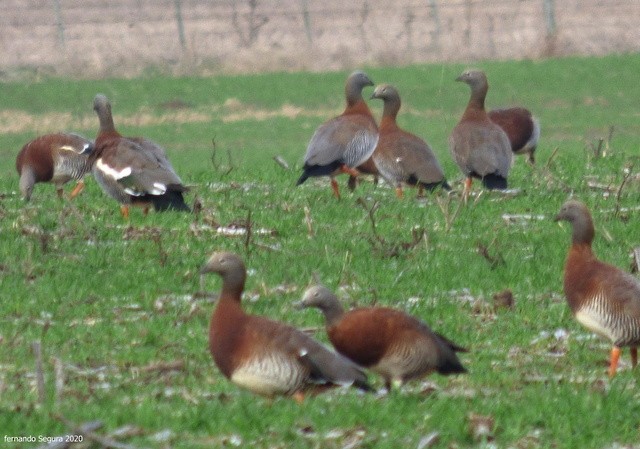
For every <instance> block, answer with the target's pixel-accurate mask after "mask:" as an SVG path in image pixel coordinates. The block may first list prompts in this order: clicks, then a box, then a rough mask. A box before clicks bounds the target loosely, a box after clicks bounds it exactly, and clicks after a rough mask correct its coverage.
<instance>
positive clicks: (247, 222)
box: [244, 210, 252, 252]
mask: <svg viewBox="0 0 640 449" xmlns="http://www.w3.org/2000/svg"><path fill="white" fill-rule="evenodd" d="M251 228H252V223H251V210H249V211H248V212H247V218H246V220H245V229H246V230H247V232H246V234H245V238H244V250H245V251H246V252H249V246H250V245H251V237H252V232H251Z"/></svg>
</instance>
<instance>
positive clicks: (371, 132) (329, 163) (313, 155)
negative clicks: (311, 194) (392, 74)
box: [296, 71, 378, 198]
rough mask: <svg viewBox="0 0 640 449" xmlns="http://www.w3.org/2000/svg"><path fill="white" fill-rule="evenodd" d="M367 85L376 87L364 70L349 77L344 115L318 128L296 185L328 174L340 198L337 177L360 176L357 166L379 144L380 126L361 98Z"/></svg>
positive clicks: (346, 86)
mask: <svg viewBox="0 0 640 449" xmlns="http://www.w3.org/2000/svg"><path fill="white" fill-rule="evenodd" d="M366 86H373V82H372V81H371V80H370V79H369V77H368V76H367V75H366V74H365V73H364V72H360V71H356V72H353V73H352V74H351V75H350V76H349V77H348V78H347V82H346V85H345V96H346V100H347V106H346V108H345V110H344V112H343V113H342V114H340V115H339V116H337V117H334V118H332V119H331V120H328V121H326V122H324V123H323V124H322V125H320V126H319V127H318V128H317V129H316V131H315V133H314V134H313V136H312V137H311V141H310V142H309V145H308V146H307V151H306V154H305V156H304V166H303V171H302V175H301V176H300V178H299V179H298V182H297V183H296V185H300V184H302V183H303V182H305V181H306V180H307V179H308V178H310V177H312V176H329V178H330V179H331V188H332V189H333V193H334V195H335V196H336V197H337V198H340V190H339V188H338V183H337V182H336V180H335V176H336V175H338V174H340V173H348V174H349V175H351V176H354V177H356V176H358V171H357V167H358V166H359V165H361V164H364V163H365V162H366V161H367V160H368V159H369V158H370V157H371V155H372V154H373V150H374V149H375V147H376V144H377V143H378V127H377V125H376V122H375V120H374V118H373V115H372V114H371V111H370V110H369V106H367V103H365V101H364V99H363V98H362V90H363V89H364V88H365V87H366Z"/></svg>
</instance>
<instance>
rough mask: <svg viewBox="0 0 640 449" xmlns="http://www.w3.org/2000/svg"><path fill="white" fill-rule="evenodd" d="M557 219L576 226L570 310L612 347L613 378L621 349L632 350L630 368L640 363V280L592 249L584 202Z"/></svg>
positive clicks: (567, 284)
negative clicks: (602, 260) (601, 259)
mask: <svg viewBox="0 0 640 449" xmlns="http://www.w3.org/2000/svg"><path fill="white" fill-rule="evenodd" d="M556 221H567V222H569V224H570V225H571V228H572V234H571V247H570V248H569V253H568V254H567V259H566V263H565V268H564V294H565V296H566V298H567V302H568V303H569V308H570V309H571V313H573V316H574V317H575V318H576V320H577V321H578V322H579V323H580V324H582V325H583V326H584V327H586V328H587V329H589V330H590V331H592V332H594V333H596V334H598V335H600V336H602V337H604V338H606V339H608V340H610V341H611V343H612V344H613V347H612V349H611V359H610V362H609V376H611V377H613V376H614V375H615V374H616V371H617V367H618V360H619V358H620V353H621V349H622V348H623V347H629V348H630V351H631V365H632V367H635V366H636V365H637V364H638V345H640V281H639V280H638V279H636V278H635V277H634V276H632V275H631V274H629V273H625V272H624V271H622V270H620V269H619V268H616V267H614V266H613V265H609V264H607V263H604V262H601V261H600V260H598V259H597V257H596V256H595V254H594V253H593V250H592V248H591V244H592V242H593V238H594V236H595V230H594V227H593V220H592V219H591V214H590V213H589V209H587V207H586V206H585V205H584V204H583V203H581V202H579V201H575V200H570V201H567V202H566V203H565V204H564V205H563V206H562V208H561V209H560V212H559V213H558V215H557V216H556Z"/></svg>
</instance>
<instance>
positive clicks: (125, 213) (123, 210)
mask: <svg viewBox="0 0 640 449" xmlns="http://www.w3.org/2000/svg"><path fill="white" fill-rule="evenodd" d="M120 214H122V218H124V219H125V220H128V219H129V206H127V205H126V204H123V205H122V206H120Z"/></svg>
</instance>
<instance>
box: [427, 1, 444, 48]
mask: <svg viewBox="0 0 640 449" xmlns="http://www.w3.org/2000/svg"><path fill="white" fill-rule="evenodd" d="M428 1H429V11H430V14H431V17H432V18H433V24H434V30H433V32H432V33H431V46H432V47H433V48H436V49H439V48H440V33H441V32H442V25H441V24H440V14H439V13H438V4H437V3H436V0H428Z"/></svg>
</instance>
